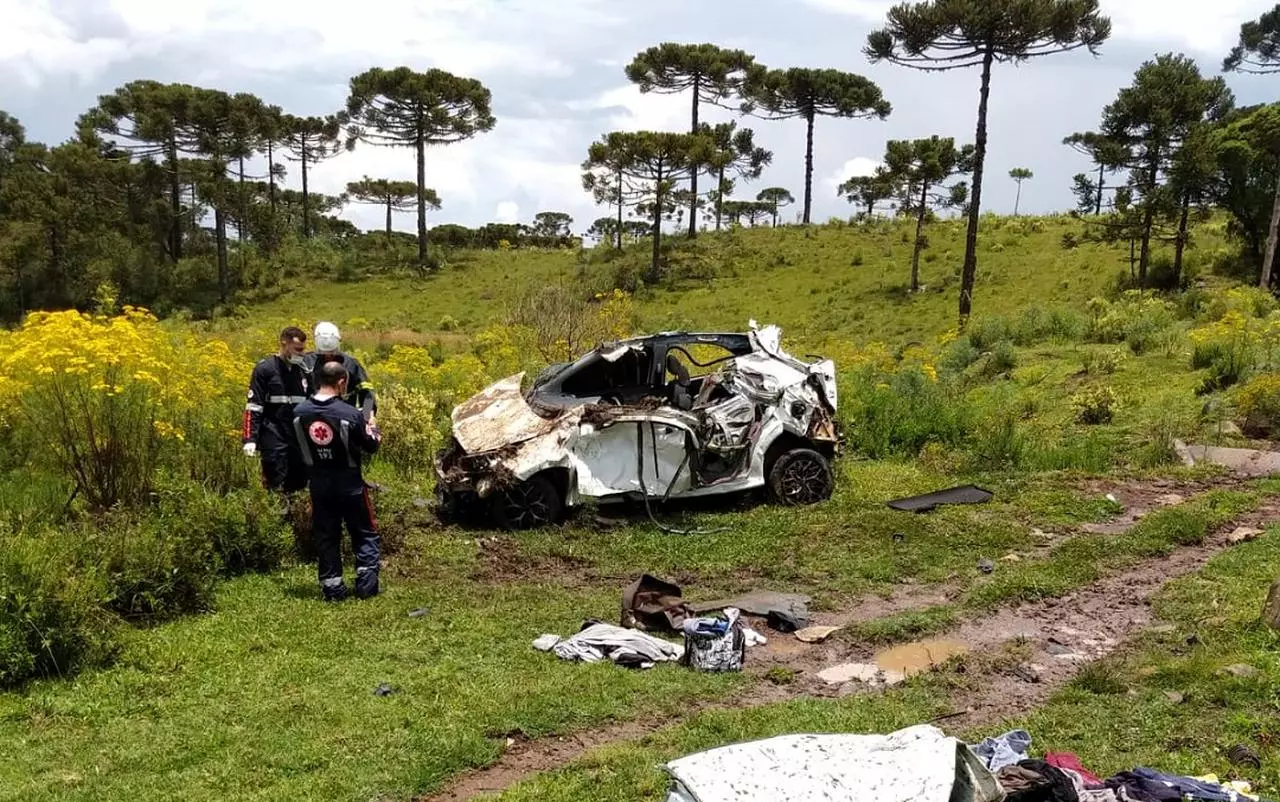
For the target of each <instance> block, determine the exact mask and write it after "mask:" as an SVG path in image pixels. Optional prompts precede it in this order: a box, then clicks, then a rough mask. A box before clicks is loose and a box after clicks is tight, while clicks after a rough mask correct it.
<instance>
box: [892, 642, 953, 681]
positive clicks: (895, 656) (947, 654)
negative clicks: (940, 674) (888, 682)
mask: <svg viewBox="0 0 1280 802" xmlns="http://www.w3.org/2000/svg"><path fill="white" fill-rule="evenodd" d="M968 651H969V644H967V643H964V642H963V641H958V640H949V639H946V638H937V639H934V640H922V641H916V642H915V643H904V644H903V645H901V646H895V647H893V648H892V649H886V650H885V651H883V652H880V653H879V654H877V655H876V656H875V664H876V666H877V667H878V668H879V669H880V670H881V671H884V672H886V673H888V672H893V673H896V674H901V675H902V676H905V677H914V676H915V675H916V674H923V673H924V672H926V671H932V670H933V669H935V668H937V667H938V666H940V665H942V664H943V663H945V662H947V661H948V660H950V659H951V658H952V657H955V656H956V655H959V654H966V653H968Z"/></svg>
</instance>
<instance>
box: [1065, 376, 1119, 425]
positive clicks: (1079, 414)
mask: <svg viewBox="0 0 1280 802" xmlns="http://www.w3.org/2000/svg"><path fill="white" fill-rule="evenodd" d="M1119 403H1120V400H1119V398H1118V397H1117V396H1116V392H1115V390H1112V389H1111V388H1110V387H1107V386H1106V385H1096V386H1093V387H1086V388H1085V389H1083V390H1081V391H1080V392H1078V393H1076V394H1075V395H1074V396H1072V398H1071V406H1072V407H1074V408H1075V410H1076V421H1077V422H1078V423H1083V424H1087V425H1091V426H1092V425H1098V424H1103V423H1110V422H1111V420H1112V418H1114V417H1115V408H1116V407H1117V406H1119Z"/></svg>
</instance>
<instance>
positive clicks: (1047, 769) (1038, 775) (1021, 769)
mask: <svg viewBox="0 0 1280 802" xmlns="http://www.w3.org/2000/svg"><path fill="white" fill-rule="evenodd" d="M1014 732H1016V733H1021V734H1023V735H1025V734H1026V733H1025V732H1024V731H1021V730H1015V731H1014ZM1012 734H1014V733H1008V735H1012ZM1001 737H1005V736H1001ZM1030 742H1031V737H1030V736H1027V743H1028V744H1029V743H1030ZM981 757H982V756H981V755H979V759H981ZM1006 777H1008V779H1009V781H1010V782H1011V783H1012V784H1013V785H1016V786H1018V788H1019V790H1014V791H1010V789H1009V787H1008V786H1005V778H1006ZM996 779H997V780H999V781H1000V784H1001V786H1003V787H1004V788H1005V791H1006V793H1007V794H1008V795H1007V796H1006V797H1005V800H1006V802H1079V800H1080V797H1079V795H1078V794H1077V793H1076V787H1075V784H1074V783H1072V781H1071V778H1070V777H1068V776H1067V775H1066V773H1065V772H1063V771H1062V770H1061V769H1059V768H1056V767H1054V766H1050V765H1049V764H1048V763H1045V762H1044V761H1043V760H1021V761H1018V763H1016V764H1013V765H1009V766H1005V767H1003V768H1001V769H1000V770H999V773H998V774H997V775H996Z"/></svg>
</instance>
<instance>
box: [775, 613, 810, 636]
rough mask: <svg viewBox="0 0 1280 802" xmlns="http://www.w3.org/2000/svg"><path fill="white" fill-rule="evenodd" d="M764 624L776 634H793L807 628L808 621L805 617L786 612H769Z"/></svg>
mask: <svg viewBox="0 0 1280 802" xmlns="http://www.w3.org/2000/svg"><path fill="white" fill-rule="evenodd" d="M766 623H768V625H769V629H772V630H774V631H776V632H795V631H796V630H801V629H804V628H805V627H807V626H808V625H809V619H808V617H807V616H804V615H796V614H795V613H792V612H790V611H788V610H770V611H769V617H768V620H767V622H766Z"/></svg>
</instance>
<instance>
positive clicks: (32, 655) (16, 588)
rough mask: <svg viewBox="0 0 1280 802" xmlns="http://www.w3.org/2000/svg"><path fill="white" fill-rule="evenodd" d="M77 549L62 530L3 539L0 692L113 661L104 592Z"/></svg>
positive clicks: (0, 539) (3, 535)
mask: <svg viewBox="0 0 1280 802" xmlns="http://www.w3.org/2000/svg"><path fill="white" fill-rule="evenodd" d="M79 549H80V542H79V539H78V537H76V536H74V535H68V534H65V533H64V532H63V531H60V530H55V529H48V530H39V531H37V532H25V533H24V532H4V533H0V686H12V685H17V684H19V683H22V682H25V681H26V680H29V679H32V678H34V677H38V676H47V675H64V674H69V673H71V672H73V671H75V670H76V669H78V668H80V667H82V666H85V665H97V664H102V663H105V662H106V661H107V660H108V659H110V657H111V656H112V655H113V654H114V652H115V646H114V643H113V637H112V636H113V632H112V629H113V627H112V619H111V616H110V615H108V614H107V613H106V612H105V611H104V610H103V609H102V608H101V607H100V606H99V600H100V599H101V598H102V597H103V596H104V595H105V592H106V591H105V587H104V585H103V583H102V578H101V576H100V575H99V574H97V573H96V572H93V571H90V570H85V569H84V567H83V566H84V561H83V559H82V558H81V555H80V552H79Z"/></svg>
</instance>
